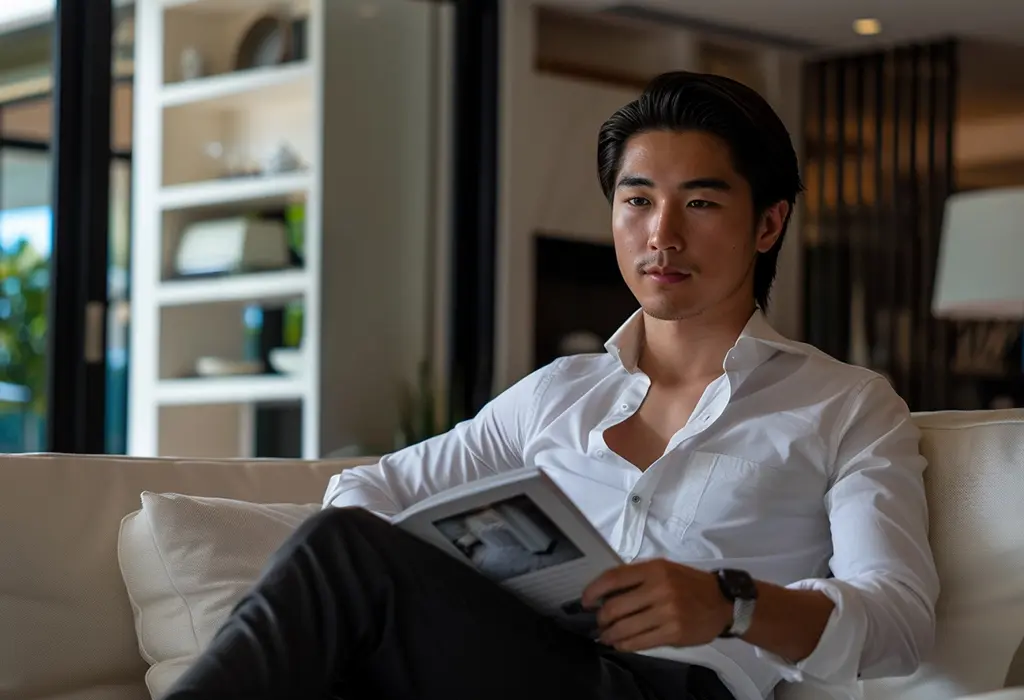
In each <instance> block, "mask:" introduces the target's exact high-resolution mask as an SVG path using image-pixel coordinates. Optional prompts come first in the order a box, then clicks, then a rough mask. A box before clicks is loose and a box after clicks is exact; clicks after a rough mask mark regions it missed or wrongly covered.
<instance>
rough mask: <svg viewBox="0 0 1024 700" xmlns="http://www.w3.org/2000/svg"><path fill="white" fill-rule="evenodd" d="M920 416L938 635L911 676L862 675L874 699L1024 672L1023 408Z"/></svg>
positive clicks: (914, 695)
mask: <svg viewBox="0 0 1024 700" xmlns="http://www.w3.org/2000/svg"><path fill="white" fill-rule="evenodd" d="M915 418H916V421H917V423H918V425H919V426H920V427H921V431H922V438H921V451H922V453H923V454H924V456H925V457H926V458H927V459H928V468H927V470H926V471H925V488H926V489H927V493H928V509H929V520H930V523H931V529H930V533H929V538H930V540H931V545H932V550H933V551H934V552H935V564H936V567H937V569H938V572H939V579H940V581H941V582H942V590H941V592H940V594H939V602H938V605H937V606H936V618H937V635H936V637H937V639H936V644H935V648H934V650H933V651H932V653H931V655H930V658H929V659H928V660H927V661H926V662H925V663H924V664H923V665H922V666H921V668H920V669H919V670H918V672H917V673H916V674H914V675H913V676H911V677H910V678H905V679H887V680H878V681H871V682H867V683H864V691H865V697H866V698H867V699H868V700H890V699H895V698H899V699H900V700H937V699H939V698H955V697H960V696H963V695H968V694H971V693H982V692H987V691H992V690H996V689H998V688H1002V687H1003V686H1004V685H1005V684H1007V683H1014V682H1019V679H1020V678H1022V677H1024V676H1022V672H1024V669H1021V668H1018V667H1017V666H1015V664H1022V663H1024V658H1022V657H1021V654H1020V653H1019V650H1020V648H1021V643H1022V640H1024V535H1022V533H1024V527H1022V525H1021V516H1022V514H1024V411H1019V410H1018V411H975V412H953V411H951V412H944V413H934V414H924V415H918V416H915Z"/></svg>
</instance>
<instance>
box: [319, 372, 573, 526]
mask: <svg viewBox="0 0 1024 700" xmlns="http://www.w3.org/2000/svg"><path fill="white" fill-rule="evenodd" d="M554 369H555V364H552V365H548V366H547V367H545V368H543V369H540V370H538V371H536V372H534V373H533V374H530V375H528V376H527V377H525V378H524V379H522V380H520V381H519V382H517V383H516V384H514V385H513V386H512V387H510V388H509V389H507V390H506V391H504V392H502V393H501V394H499V395H498V396H497V397H495V398H494V399H493V400H492V401H490V402H489V403H488V404H487V405H485V406H484V407H483V408H482V409H481V410H480V412H479V413H478V414H477V415H476V416H475V417H474V418H472V419H470V420H467V421H464V422H462V423H459V424H458V425H456V426H455V427H454V428H453V429H452V430H450V431H448V432H447V433H445V434H443V435H438V436H436V437H433V438H430V439H428V440H425V441H423V442H420V443H417V444H415V445H411V446H410V447H407V448H405V449H403V450H399V451H398V452H395V453H393V454H390V455H388V456H386V457H384V458H383V459H381V460H380V461H379V462H378V463H377V464H374V465H367V466H361V467H354V468H352V469H347V470H345V471H344V472H342V473H341V474H336V475H335V476H333V477H331V480H330V482H329V483H328V486H327V492H326V493H325V494H324V501H323V504H324V507H328V506H338V507H345V506H356V507H361V508H365V509H367V510H369V511H372V512H374V513H377V514H378V515H381V516H393V515H396V514H398V513H400V512H401V511H402V510H405V509H406V508H408V507H409V506H411V505H412V504H414V503H417V502H419V501H422V500H423V499H425V498H427V497H429V496H432V495H434V494H435V493H438V492H440V491H444V490H445V489H449V488H451V487H453V486H457V485H459V484H463V483H466V482H469V481H473V480H476V479H479V478H481V477H485V476H490V475H493V474H498V473H501V472H505V471H509V470H512V469H518V468H521V467H522V466H523V448H524V445H525V444H526V441H527V439H528V436H529V434H530V432H531V431H532V429H533V423H534V419H535V416H536V414H537V405H538V403H539V401H540V399H541V396H542V395H543V393H544V390H545V389H546V388H547V385H548V383H549V382H550V380H551V376H552V373H553V372H554Z"/></svg>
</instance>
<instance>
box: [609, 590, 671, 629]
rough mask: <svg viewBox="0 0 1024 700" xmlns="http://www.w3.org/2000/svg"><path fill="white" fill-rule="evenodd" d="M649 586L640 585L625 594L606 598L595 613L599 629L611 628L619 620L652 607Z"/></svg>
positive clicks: (652, 600)
mask: <svg viewBox="0 0 1024 700" xmlns="http://www.w3.org/2000/svg"><path fill="white" fill-rule="evenodd" d="M656 602H657V601H655V600H654V599H653V598H652V596H651V588H650V586H645V585H643V584H641V585H640V586H637V587H636V588H633V589H631V590H629V591H627V592H625V593H619V594H618V595H614V596H612V597H611V598H608V599H607V600H605V601H604V603H602V604H601V607H600V609H598V611H597V624H598V627H600V628H601V629H605V628H607V627H611V626H612V625H614V624H615V623H616V622H618V621H619V620H621V619H623V618H626V617H629V616H631V615H636V614H637V613H639V612H642V611H644V610H646V609H647V608H649V607H651V606H652V605H654V604H655V603H656Z"/></svg>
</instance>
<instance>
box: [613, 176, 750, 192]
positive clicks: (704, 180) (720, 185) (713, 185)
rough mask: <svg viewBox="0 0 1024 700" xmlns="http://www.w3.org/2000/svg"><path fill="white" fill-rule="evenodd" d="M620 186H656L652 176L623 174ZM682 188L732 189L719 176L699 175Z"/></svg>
mask: <svg viewBox="0 0 1024 700" xmlns="http://www.w3.org/2000/svg"><path fill="white" fill-rule="evenodd" d="M615 187H616V188H619V187H654V181H653V180H651V179H650V178H647V177H643V176H642V175H623V176H622V178H620V179H619V182H618V184H616V185H615ZM679 189H681V190H718V191H720V192H728V191H729V190H731V189H732V185H730V184H729V183H728V182H726V181H725V180H723V179H721V178H718V177H699V178H696V179H694V180H687V181H686V182H683V183H681V184H680V185H679Z"/></svg>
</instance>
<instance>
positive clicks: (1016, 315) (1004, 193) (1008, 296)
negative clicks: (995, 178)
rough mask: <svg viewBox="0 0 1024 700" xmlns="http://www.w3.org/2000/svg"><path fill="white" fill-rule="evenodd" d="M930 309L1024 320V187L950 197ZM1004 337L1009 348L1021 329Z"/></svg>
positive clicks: (964, 316) (962, 316)
mask: <svg viewBox="0 0 1024 700" xmlns="http://www.w3.org/2000/svg"><path fill="white" fill-rule="evenodd" d="M932 312H933V313H934V314H935V315H936V316H937V317H939V318H949V319H954V320H972V321H982V320H984V321H1018V320H1019V321H1024V187H1012V188H1002V189H991V190H977V191H972V192H961V193H958V194H954V195H952V196H951V197H949V199H948V200H947V201H946V212H945V216H944V217H943V224H942V241H941V247H940V250H939V265H938V274H937V276H936V280H935V295H934V297H933V299H932ZM1005 335H1006V337H1005V341H1006V344H1007V346H1008V345H1009V344H1011V343H1012V342H1013V341H1014V340H1015V338H1016V335H1017V333H1016V332H1013V333H1010V332H1009V331H1007V332H1006V333H1005ZM986 344H987V345H988V347H989V348H990V350H991V348H992V347H993V345H994V343H992V342H991V339H990V340H989V342H987V343H986ZM995 345H998V343H995ZM1022 345H1024V343H1022ZM1004 352H1005V346H1004ZM1022 362H1024V361H1022ZM1022 366H1024V364H1022Z"/></svg>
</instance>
